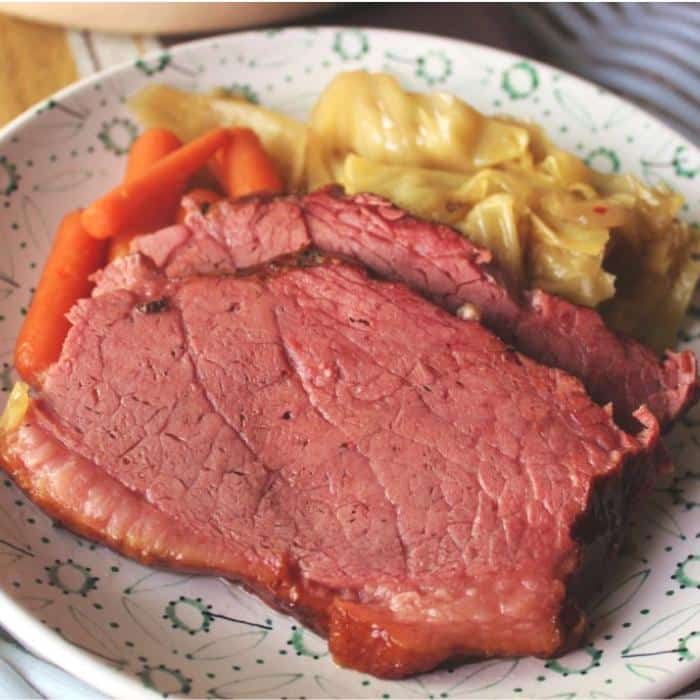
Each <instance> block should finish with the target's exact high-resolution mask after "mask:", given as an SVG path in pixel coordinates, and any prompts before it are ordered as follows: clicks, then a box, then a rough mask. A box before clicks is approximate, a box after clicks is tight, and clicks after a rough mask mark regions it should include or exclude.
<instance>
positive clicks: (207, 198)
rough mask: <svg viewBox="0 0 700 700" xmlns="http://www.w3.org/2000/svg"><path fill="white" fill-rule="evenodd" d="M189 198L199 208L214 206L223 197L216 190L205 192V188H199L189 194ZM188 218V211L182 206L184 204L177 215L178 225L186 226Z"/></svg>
mask: <svg viewBox="0 0 700 700" xmlns="http://www.w3.org/2000/svg"><path fill="white" fill-rule="evenodd" d="M187 196H188V197H189V198H190V199H191V200H192V201H193V202H194V203H195V204H196V205H197V206H198V207H201V206H202V205H203V204H214V202H218V201H219V200H220V199H221V195H220V194H219V193H218V192H214V190H205V189H204V188H203V187H197V188H196V189H194V190H190V191H189V192H187ZM186 216H187V209H185V207H183V206H182V204H181V205H180V206H179V207H178V209H177V214H176V215H175V223H176V224H184V223H185V217H186Z"/></svg>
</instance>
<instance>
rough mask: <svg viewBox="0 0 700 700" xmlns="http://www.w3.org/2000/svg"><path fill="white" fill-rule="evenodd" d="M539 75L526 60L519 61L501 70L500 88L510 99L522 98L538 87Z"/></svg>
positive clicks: (528, 95)
mask: <svg viewBox="0 0 700 700" xmlns="http://www.w3.org/2000/svg"><path fill="white" fill-rule="evenodd" d="M539 84H540V77H539V75H538V73H537V71H536V70H535V68H534V67H533V66H532V64H530V63H529V62H528V61H519V62H518V63H516V64H514V65H512V66H511V67H510V68H508V69H507V70H505V71H503V77H502V78H501V88H502V89H503V91H504V92H505V93H506V94H507V95H508V97H510V99H511V100H524V99H525V98H526V97H530V95H532V94H533V93H534V92H535V90H537V88H538V87H539Z"/></svg>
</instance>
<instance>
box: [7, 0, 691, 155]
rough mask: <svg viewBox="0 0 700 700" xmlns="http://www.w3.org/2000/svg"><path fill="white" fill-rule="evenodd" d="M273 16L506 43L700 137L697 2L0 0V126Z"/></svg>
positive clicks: (279, 20) (273, 20)
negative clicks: (166, 51)
mask: <svg viewBox="0 0 700 700" xmlns="http://www.w3.org/2000/svg"><path fill="white" fill-rule="evenodd" d="M45 22H50V23H52V24H45ZM76 22H77V23H79V24H78V26H73V27H72V28H67V29H66V28H64V26H63V25H66V24H68V25H70V24H73V23H76ZM275 24H287V25H329V24H333V25H365V26H373V27H385V28H394V29H404V30H411V31H417V32H429V33H434V34H440V35H442V36H449V37H454V38H458V39H464V40H467V41H474V42H478V43H482V44H487V45H489V46H494V47H497V48H501V49H506V50H509V51H513V52H516V53H520V54H524V55H526V56H528V57H530V58H534V59H538V60H542V61H546V62H548V63H553V64H556V65H559V66H561V67H562V68H564V69H566V70H568V71H570V72H572V73H575V74H577V75H580V76H582V77H585V78H588V79H589V80H592V81H594V82H596V83H600V84H603V85H605V86H607V87H608V88H610V89H611V90H613V91H615V92H618V93H620V94H622V95H624V96H626V97H628V98H630V99H631V100H632V101H634V102H636V103H637V104H639V105H640V106H642V107H644V108H646V109H648V110H650V111H652V112H654V113H655V114H656V115H657V116H659V117H660V118H661V119H662V120H664V121H665V122H667V123H668V124H669V125H671V126H673V127H674V128H676V129H678V130H679V131H681V132H682V133H684V134H685V135H686V136H687V137H688V138H689V139H691V140H692V141H694V142H695V143H698V142H700V126H699V125H700V98H699V97H698V95H700V51H699V50H698V47H700V4H693V3H548V4H537V3H298V2H297V3H204V2H200V3H192V2H191V3H81V4H79V5H77V4H74V3H60V2H59V3H0V125H2V124H4V123H6V122H7V121H9V120H10V119H11V118H13V117H14V116H16V115H17V114H19V113H21V112H22V111H24V110H25V109H26V108H27V107H29V106H30V105H31V104H33V103H35V102H37V101H38V100H40V99H42V98H44V97H46V96H47V95H50V94H51V93H52V92H54V91H55V90H57V89H59V88H61V87H64V86H65V85H67V84H69V83H70V82H73V81H74V80H76V79H78V78H80V77H83V76H85V75H89V74H90V73H92V72H94V71H97V70H101V69H102V68H105V67H108V66H110V65H114V64H115V63H119V62H121V61H125V60H130V59H133V58H136V57H138V56H139V55H142V54H143V53H145V52H147V51H149V50H152V49H156V48H159V47H167V46H171V45H173V44H175V43H179V42H182V41H187V40H190V39H193V38H196V37H198V36H208V35H213V34H217V33H221V32H228V31H232V30H236V29H243V28H253V27H262V26H272V25H275ZM115 32H119V33H118V34H117V33H115ZM38 47H41V50H37V48H38ZM10 78H11V79H10Z"/></svg>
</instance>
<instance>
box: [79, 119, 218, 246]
mask: <svg viewBox="0 0 700 700" xmlns="http://www.w3.org/2000/svg"><path fill="white" fill-rule="evenodd" d="M230 138H231V137H230V134H229V132H228V130H227V129H214V130H213V131H210V132H209V133H207V134H205V135H204V136H200V137H199V138H197V139H195V140H194V141H190V142H189V143H187V144H185V145H184V146H182V148H178V150H177V151H174V152H173V153H171V154H170V155H167V156H165V158H163V159H162V160H160V161H158V162H157V163H156V164H155V165H154V166H153V167H151V168H149V169H148V171H147V172H145V173H144V174H143V175H141V176H140V177H137V178H136V179H135V180H132V181H131V182H127V183H124V184H122V185H120V186H118V187H117V188H116V189H114V190H112V191H111V192H110V193H108V194H107V195H105V196H104V197H102V198H101V199H98V200H97V201H96V202H94V203H93V204H91V205H90V206H89V207H88V208H87V209H86V210H85V211H84V212H83V215H82V222H83V226H84V227H85V229H86V231H87V232H88V233H89V234H90V235H92V236H94V237H95V238H110V237H111V236H116V235H118V234H120V233H123V232H124V231H128V230H129V229H130V228H135V227H137V226H139V225H141V224H143V223H144V222H145V220H147V219H148V218H149V212H150V211H153V209H154V207H159V206H161V205H162V204H163V202H164V200H165V201H167V197H168V195H169V194H170V193H171V192H172V191H173V189H176V188H179V187H183V186H184V185H185V183H186V182H187V180H188V178H189V177H191V176H192V175H194V173H195V172H196V171H197V170H199V169H200V168H201V167H203V166H204V165H205V164H206V162H207V161H208V160H209V159H210V158H211V157H212V155H214V153H216V151H217V150H218V149H219V148H222V147H223V146H225V145H226V144H227V143H228V141H229V140H230Z"/></svg>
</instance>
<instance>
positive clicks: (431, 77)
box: [416, 51, 452, 85]
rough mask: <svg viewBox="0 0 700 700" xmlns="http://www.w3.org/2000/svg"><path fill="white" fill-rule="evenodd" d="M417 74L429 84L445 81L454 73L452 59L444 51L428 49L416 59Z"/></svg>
mask: <svg viewBox="0 0 700 700" xmlns="http://www.w3.org/2000/svg"><path fill="white" fill-rule="evenodd" d="M416 75H417V76H418V77H419V78H421V79H422V80H424V81H425V82H426V83H427V84H428V85H437V84H438V83H444V82H445V81H446V80H447V79H448V78H449V77H450V76H451V75H452V60H451V59H450V58H449V56H447V54H445V53H444V52H442V51H428V53H426V54H425V55H424V56H419V57H418V58H417V59H416Z"/></svg>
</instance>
